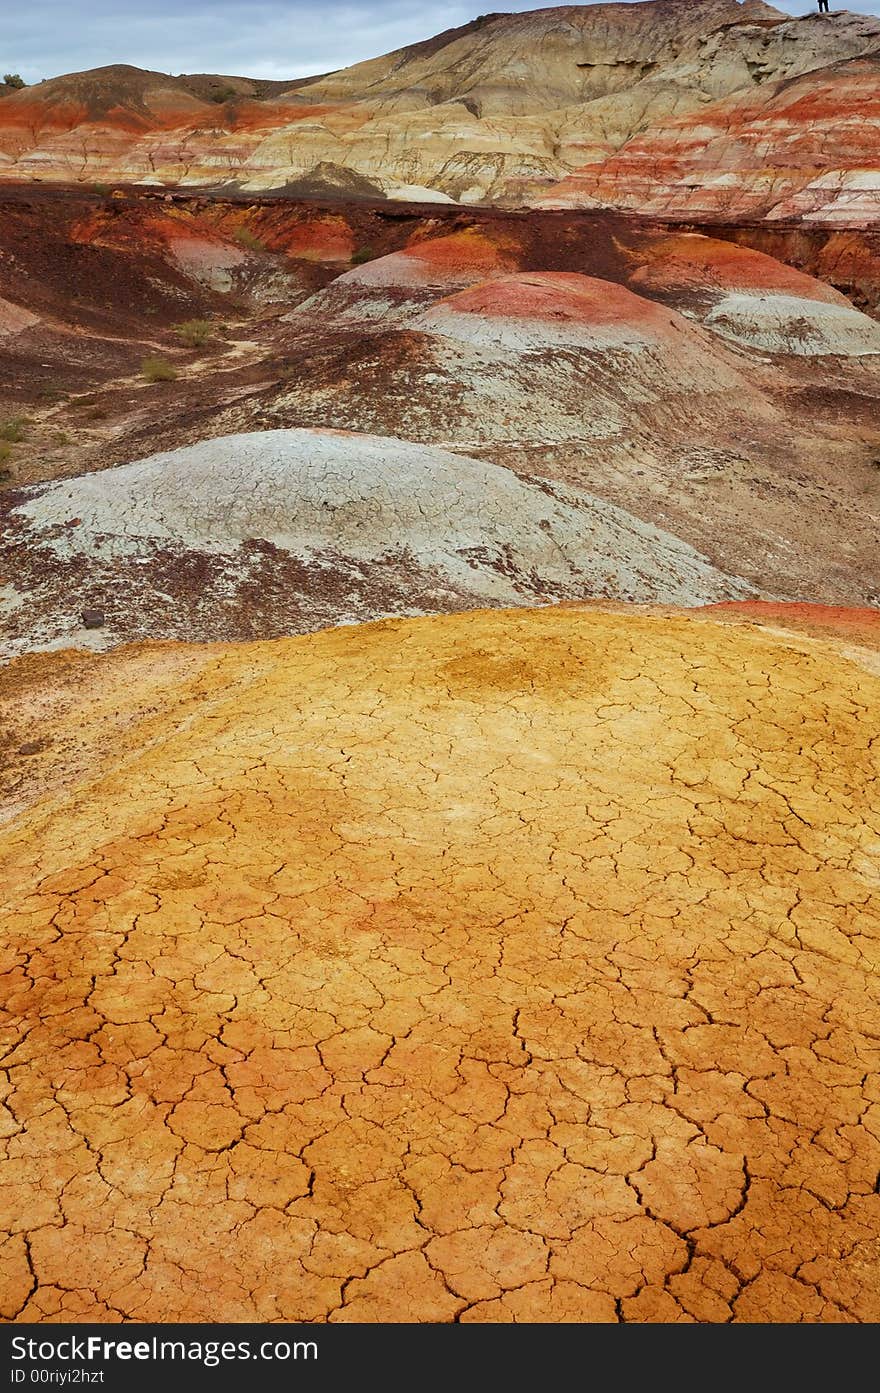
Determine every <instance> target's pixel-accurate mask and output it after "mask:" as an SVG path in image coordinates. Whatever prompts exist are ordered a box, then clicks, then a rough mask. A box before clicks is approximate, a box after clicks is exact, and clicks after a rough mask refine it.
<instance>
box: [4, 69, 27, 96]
mask: <svg viewBox="0 0 880 1393" xmlns="http://www.w3.org/2000/svg"><path fill="white" fill-rule="evenodd" d="M3 81H4V83H5V84H6V86H7V87H14V88H15V90H16V91H17V92H18V91H20V90H21V88H22V87H27V83H26V82H25V80H24V78H23V77H22V76H21V73H4V74H3Z"/></svg>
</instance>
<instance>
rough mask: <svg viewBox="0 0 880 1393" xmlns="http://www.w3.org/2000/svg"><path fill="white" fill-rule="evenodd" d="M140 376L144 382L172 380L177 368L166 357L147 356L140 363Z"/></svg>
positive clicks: (175, 375)
mask: <svg viewBox="0 0 880 1393" xmlns="http://www.w3.org/2000/svg"><path fill="white" fill-rule="evenodd" d="M141 377H142V378H143V379H144V381H145V382H151V383H153V382H173V381H174V380H175V378H176V377H177V368H176V367H175V366H174V364H173V363H169V361H168V359H167V358H160V357H158V356H156V357H149V358H144V360H143V362H142V363H141Z"/></svg>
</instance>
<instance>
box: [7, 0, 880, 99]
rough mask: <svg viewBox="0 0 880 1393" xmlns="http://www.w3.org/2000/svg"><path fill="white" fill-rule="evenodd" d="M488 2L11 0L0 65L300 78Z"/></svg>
mask: <svg viewBox="0 0 880 1393" xmlns="http://www.w3.org/2000/svg"><path fill="white" fill-rule="evenodd" d="M835 2H836V0H833V4H834V3H835ZM495 3H496V5H497V8H498V10H507V11H510V10H529V9H537V8H539V3H536V0H495ZM775 3H776V6H777V8H778V9H784V10H787V11H788V12H789V13H790V14H806V13H808V12H810V11H812V10H814V9H815V4H814V3H812V0H775ZM832 7H833V5H832ZM848 8H849V9H852V10H860V11H862V12H863V13H868V14H880V0H849V5H848ZM4 9H6V6H4ZM492 9H493V5H492V0H483V4H482V5H481V4H480V0H475V3H468V0H422V3H416V0H23V3H14V0H13V2H12V3H10V5H9V8H8V10H7V13H6V14H4V16H3V20H2V24H0V72H9V71H12V72H20V73H21V75H22V76H23V77H24V78H25V80H26V81H28V82H36V81H38V80H39V79H40V78H42V77H54V76H55V75H57V74H58V73H63V72H76V71H78V70H79V69H82V68H96V67H99V66H101V65H102V64H104V63H134V64H136V65H137V66H138V67H141V68H154V69H157V70H158V71H160V72H173V73H182V72H185V73H192V72H216V73H229V74H244V75H246V76H249V77H270V78H286V77H304V76H307V75H309V74H311V73H320V72H327V71H329V70H330V69H332V68H341V67H345V66H346V65H347V64H349V63H357V62H359V61H360V60H361V59H363V58H374V57H376V55H377V54H380V53H387V52H388V51H389V50H390V49H394V48H399V47H401V45H403V44H408V43H414V42H416V41H417V40H418V39H426V38H430V36H431V35H432V34H437V33H440V31H441V30H443V29H450V28H452V27H453V26H454V25H457V24H465V23H467V21H468V20H470V19H473V18H474V17H475V16H476V15H477V14H480V13H484V12H486V11H490V10H492Z"/></svg>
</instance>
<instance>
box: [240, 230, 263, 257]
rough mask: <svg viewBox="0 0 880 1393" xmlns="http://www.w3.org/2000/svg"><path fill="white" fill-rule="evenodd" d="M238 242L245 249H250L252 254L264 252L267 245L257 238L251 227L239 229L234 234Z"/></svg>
mask: <svg viewBox="0 0 880 1393" xmlns="http://www.w3.org/2000/svg"><path fill="white" fill-rule="evenodd" d="M233 236H234V237H235V240H236V242H240V243H241V245H242V246H243V247H248V248H249V249H250V250H251V251H252V252H263V251H265V250H266V248H265V245H264V244H263V243H262V242H261V241H260V239H259V237H255V236H254V234H253V232H251V230H250V228H249V227H237V228H236V229H235V232H234V233H233Z"/></svg>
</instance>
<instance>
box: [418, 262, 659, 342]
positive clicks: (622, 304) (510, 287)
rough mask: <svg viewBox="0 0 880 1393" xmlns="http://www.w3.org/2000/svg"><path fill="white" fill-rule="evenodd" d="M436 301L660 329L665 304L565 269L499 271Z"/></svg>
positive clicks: (494, 314) (490, 314)
mask: <svg viewBox="0 0 880 1393" xmlns="http://www.w3.org/2000/svg"><path fill="white" fill-rule="evenodd" d="M439 303H440V304H442V305H444V306H445V307H447V308H448V309H450V310H455V311H457V312H459V313H462V314H476V315H482V316H486V317H487V318H490V319H492V318H498V319H502V318H510V319H531V320H538V321H540V320H545V321H553V320H559V319H565V320H573V321H577V322H581V323H584V324H590V325H600V324H633V323H638V324H640V325H645V324H650V325H651V326H652V327H656V328H658V329H661V330H662V331H663V332H665V331H666V330H667V329H668V327H669V324H670V312H669V310H668V309H664V308H663V307H662V306H659V305H656V304H654V303H653V302H652V301H650V300H645V299H643V298H642V297H641V296H639V295H634V294H633V293H632V292H631V291H629V290H626V289H625V288H624V287H623V286H622V285H615V284H614V283H613V282H612V281H606V280H598V279H596V278H595V277H592V276H582V275H579V274H577V273H576V272H569V271H529V272H522V273H521V274H518V275H511V276H500V277H498V278H497V279H495V280H492V281H486V282H485V283H483V284H480V285H475V286H472V287H470V288H469V289H467V290H462V291H459V293H458V294H457V295H450V296H448V297H447V298H446V299H444V300H442V301H440V302H439Z"/></svg>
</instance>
